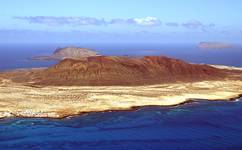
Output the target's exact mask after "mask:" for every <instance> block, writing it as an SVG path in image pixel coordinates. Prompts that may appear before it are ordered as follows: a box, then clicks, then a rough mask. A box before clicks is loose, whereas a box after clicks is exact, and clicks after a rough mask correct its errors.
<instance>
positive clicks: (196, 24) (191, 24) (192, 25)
mask: <svg viewBox="0 0 242 150" xmlns="http://www.w3.org/2000/svg"><path fill="white" fill-rule="evenodd" d="M182 26H184V27H186V28H188V29H197V28H200V27H202V26H203V23H201V22H200V21H197V20H191V21H188V22H185V23H183V24H182Z"/></svg>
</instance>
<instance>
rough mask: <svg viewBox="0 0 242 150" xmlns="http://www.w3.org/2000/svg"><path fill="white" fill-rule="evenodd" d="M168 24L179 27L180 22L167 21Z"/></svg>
mask: <svg viewBox="0 0 242 150" xmlns="http://www.w3.org/2000/svg"><path fill="white" fill-rule="evenodd" d="M166 25H167V26H169V27H178V26H179V23H177V22H167V23H166Z"/></svg>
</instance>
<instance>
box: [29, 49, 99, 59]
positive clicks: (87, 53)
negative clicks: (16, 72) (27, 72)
mask: <svg viewBox="0 0 242 150" xmlns="http://www.w3.org/2000/svg"><path fill="white" fill-rule="evenodd" d="M91 56H98V53H97V52H96V51H94V50H91V49H87V48H78V47H66V48H58V49H56V50H55V51H54V53H53V54H52V55H51V56H36V57H33V58H32V59H34V60H63V59H65V58H72V59H80V58H86V57H91Z"/></svg>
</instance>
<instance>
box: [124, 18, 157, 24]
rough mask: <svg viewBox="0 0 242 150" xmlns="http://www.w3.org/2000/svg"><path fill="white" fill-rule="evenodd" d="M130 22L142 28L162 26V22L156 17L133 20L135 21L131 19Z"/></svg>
mask: <svg viewBox="0 0 242 150" xmlns="http://www.w3.org/2000/svg"><path fill="white" fill-rule="evenodd" d="M128 22H130V23H133V24H137V25H141V26H160V25H161V21H160V20H159V19H157V18H156V17H145V18H133V19H129V20H128Z"/></svg>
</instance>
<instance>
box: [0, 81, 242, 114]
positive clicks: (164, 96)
mask: <svg viewBox="0 0 242 150" xmlns="http://www.w3.org/2000/svg"><path fill="white" fill-rule="evenodd" d="M9 82H10V81H9ZM14 90H15V91H16V93H13V92H12V91H14ZM0 93H1V95H0V106H1V107H0V119H3V118H12V117H13V118H53V119H63V118H68V117H72V116H76V115H83V114H87V113H91V112H109V111H132V110H136V109H139V108H142V107H148V106H161V107H176V106H181V105H183V104H186V103H191V102H193V101H194V100H196V99H199V100H208V101H233V100H236V99H239V98H241V97H242V81H240V80H238V81H231V80H225V81H202V82H195V83H175V84H160V85H151V86H138V87H137V86H136V87H121V86H116V87H110V86H102V87H99V86H98V87H93V86H83V87H81V86H80V87H78V86H71V87H66V86H65V87H52V86H49V87H30V86H25V85H21V84H16V83H11V82H10V83H8V82H6V83H4V84H3V85H0Z"/></svg>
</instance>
